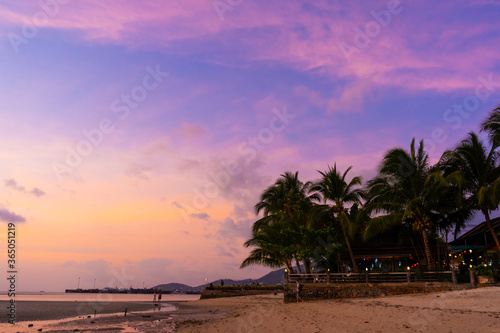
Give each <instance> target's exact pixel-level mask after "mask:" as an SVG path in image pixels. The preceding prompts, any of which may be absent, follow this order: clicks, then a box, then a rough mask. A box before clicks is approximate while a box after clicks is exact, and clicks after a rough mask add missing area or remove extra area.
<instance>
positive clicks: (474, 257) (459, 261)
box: [450, 217, 500, 268]
mask: <svg viewBox="0 0 500 333" xmlns="http://www.w3.org/2000/svg"><path fill="white" fill-rule="evenodd" d="M491 224H492V226H493V229H494V230H495V232H496V234H497V235H500V217H497V218H495V219H492V220H491ZM450 246H451V253H450V254H451V257H452V261H453V263H454V266H456V267H459V266H465V267H467V266H469V267H470V265H472V266H474V265H478V264H486V265H488V266H493V267H498V268H500V255H499V252H498V248H497V246H496V244H495V241H494V240H493V236H492V235H491V232H490V231H489V229H488V227H487V226H486V222H483V223H481V224H478V225H477V226H476V227H474V228H472V229H471V230H469V231H468V232H466V233H465V234H463V235H462V236H460V237H458V238H457V239H456V240H454V241H453V242H450Z"/></svg>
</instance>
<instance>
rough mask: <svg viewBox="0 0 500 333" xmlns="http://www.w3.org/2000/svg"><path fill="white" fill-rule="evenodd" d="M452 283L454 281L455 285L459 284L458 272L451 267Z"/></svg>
mask: <svg viewBox="0 0 500 333" xmlns="http://www.w3.org/2000/svg"><path fill="white" fill-rule="evenodd" d="M451 281H453V284H458V279H457V272H456V271H455V269H454V268H453V267H451Z"/></svg>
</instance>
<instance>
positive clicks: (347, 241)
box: [342, 227, 358, 273]
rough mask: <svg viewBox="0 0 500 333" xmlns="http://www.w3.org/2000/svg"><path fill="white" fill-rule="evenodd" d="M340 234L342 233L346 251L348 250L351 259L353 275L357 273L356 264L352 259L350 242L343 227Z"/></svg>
mask: <svg viewBox="0 0 500 333" xmlns="http://www.w3.org/2000/svg"><path fill="white" fill-rule="evenodd" d="M342 232H343V233H344V238H345V244H346V245H347V249H348V250H349V256H350V257H351V262H352V270H353V271H354V273H358V265H357V264H356V260H355V259H354V254H353V253H352V248H351V242H349V237H348V236H347V232H346V231H345V229H344V227H342Z"/></svg>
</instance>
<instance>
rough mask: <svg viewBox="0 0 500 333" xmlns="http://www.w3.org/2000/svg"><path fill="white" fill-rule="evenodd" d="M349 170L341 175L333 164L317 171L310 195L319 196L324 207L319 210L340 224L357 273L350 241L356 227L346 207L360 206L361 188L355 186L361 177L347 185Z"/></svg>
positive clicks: (355, 178)
mask: <svg viewBox="0 0 500 333" xmlns="http://www.w3.org/2000/svg"><path fill="white" fill-rule="evenodd" d="M351 169H352V166H350V167H349V168H347V170H346V171H345V172H344V173H343V174H341V173H340V172H339V171H337V164H334V166H333V168H332V167H330V166H329V167H328V170H327V171H326V172H321V171H318V172H319V173H320V174H321V179H320V180H318V181H317V182H315V183H314V184H313V185H312V187H311V189H310V191H311V193H315V192H316V193H320V194H321V196H322V197H323V201H324V203H325V205H324V206H323V207H320V209H321V208H323V209H326V210H327V211H329V212H330V213H331V215H332V216H334V217H335V219H336V220H337V221H339V222H340V228H341V230H342V233H343V234H344V240H345V243H346V246H347V250H348V251H349V256H350V258H351V262H352V269H353V271H354V272H355V273H357V272H358V265H357V264H356V260H355V259H354V254H353V252H352V248H351V241H350V239H351V238H352V237H353V236H354V233H355V229H356V228H355V227H356V225H355V223H354V222H353V221H352V219H350V218H349V213H348V210H347V209H348V206H351V205H353V204H361V199H362V198H363V191H362V189H361V188H356V186H360V185H361V181H362V180H361V177H354V178H352V179H351V181H350V182H349V183H348V182H347V181H346V177H347V173H348V172H349V171H350V170H351ZM330 204H331V205H330ZM332 222H333V221H332Z"/></svg>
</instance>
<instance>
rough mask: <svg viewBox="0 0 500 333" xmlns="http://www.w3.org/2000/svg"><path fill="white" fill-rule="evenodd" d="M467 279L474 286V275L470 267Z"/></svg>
mask: <svg viewBox="0 0 500 333" xmlns="http://www.w3.org/2000/svg"><path fill="white" fill-rule="evenodd" d="M469 277H470V284H471V285H473V286H476V276H475V275H474V269H473V268H472V267H471V268H469Z"/></svg>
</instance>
